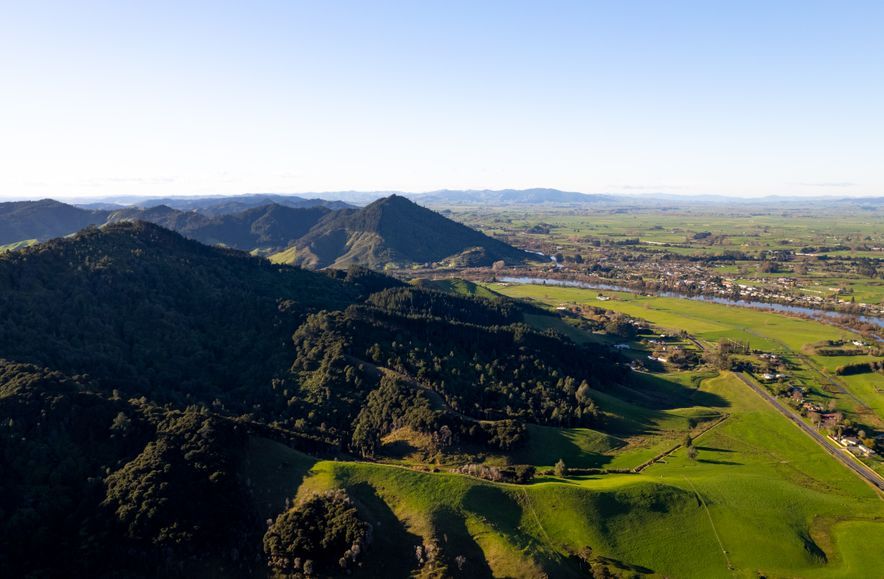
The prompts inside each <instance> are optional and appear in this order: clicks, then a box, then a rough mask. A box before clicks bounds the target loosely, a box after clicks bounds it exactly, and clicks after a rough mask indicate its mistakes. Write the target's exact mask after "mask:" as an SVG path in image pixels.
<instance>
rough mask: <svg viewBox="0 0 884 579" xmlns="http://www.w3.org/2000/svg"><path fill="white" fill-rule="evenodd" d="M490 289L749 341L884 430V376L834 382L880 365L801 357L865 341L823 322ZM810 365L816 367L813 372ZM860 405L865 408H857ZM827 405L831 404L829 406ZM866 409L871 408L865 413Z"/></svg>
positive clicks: (653, 301)
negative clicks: (850, 370)
mask: <svg viewBox="0 0 884 579" xmlns="http://www.w3.org/2000/svg"><path fill="white" fill-rule="evenodd" d="M488 287H489V288H490V289H493V290H494V291H496V292H499V293H501V294H503V295H507V296H510V297H514V298H521V299H526V298H527V299H531V300H535V301H538V302H541V303H544V304H547V305H558V304H561V303H576V304H586V305H592V306H595V307H604V308H606V309H610V310H614V311H618V312H622V313H625V314H628V315H630V316H634V317H637V318H641V319H644V320H647V321H649V322H651V323H652V324H654V325H656V326H658V327H661V328H666V329H669V330H671V331H678V330H686V331H687V332H689V333H690V334H692V335H693V336H695V337H697V338H698V339H700V340H702V341H705V342H707V343H713V342H717V341H719V340H721V339H724V338H727V339H731V340H737V341H741V342H745V341H748V342H749V344H750V346H751V347H752V348H756V349H761V350H765V351H768V352H775V353H778V354H780V355H783V356H786V357H787V358H789V359H790V361H792V362H793V363H795V364H797V365H798V366H799V367H798V369H797V370H796V372H795V376H794V378H796V382H799V383H801V384H803V385H806V386H811V387H813V389H814V390H815V391H816V392H817V393H818V394H825V396H827V397H828V396H834V399H835V400H836V404H837V408H838V409H839V410H842V411H844V412H846V413H848V414H850V415H851V416H852V417H853V418H854V419H856V420H857V421H858V422H860V423H864V424H870V425H872V426H874V427H876V428H879V429H880V428H884V412H882V410H884V402H882V398H884V396H882V394H881V392H882V391H884V376H882V375H881V374H877V373H869V374H862V375H859V376H855V377H837V376H833V374H834V371H835V369H836V368H837V367H838V366H841V365H843V364H846V363H856V362H864V361H870V360H874V359H875V358H872V357H870V356H849V357H842V356H818V355H810V356H805V357H804V358H801V357H799V356H797V353H798V352H801V350H802V348H803V347H804V346H805V345H806V344H810V343H813V342H818V341H820V340H840V339H849V340H854V339H861V337H860V336H858V335H856V334H854V333H852V332H850V331H847V330H844V329H841V328H838V327H835V326H831V325H828V324H824V323H822V322H818V321H815V320H807V319H802V318H796V317H790V316H785V315H781V314H776V313H772V312H765V311H761V310H753V309H750V308H743V307H738V306H727V305H722V304H715V303H708V302H699V301H694V300H686V299H680V298H667V297H656V296H640V295H637V294H631V293H626V292H608V291H606V292H603V293H604V294H605V295H607V296H610V297H611V298H612V299H611V300H609V301H605V302H601V301H598V300H597V299H596V296H597V294H598V293H599V292H598V291H597V290H587V289H581V288H564V287H556V286H549V285H527V284H526V285H512V284H489V286H488ZM808 364H810V366H808ZM817 370H822V371H824V372H825V373H826V374H827V375H828V377H829V378H832V379H834V380H835V381H836V382H838V383H839V384H841V385H842V386H844V387H846V388H848V389H849V390H850V392H851V394H853V396H844V395H843V394H837V393H833V392H831V391H829V392H825V390H827V389H824V388H822V386H821V384H822V383H824V381H825V380H826V379H825V378H823V377H821V376H820V374H819V372H818V371H817ZM857 399H858V400H859V401H860V402H861V403H862V404H861V405H860V404H858V403H857ZM823 403H824V404H825V403H826V401H825V400H824V401H823ZM862 406H865V407H866V408H863V407H862Z"/></svg>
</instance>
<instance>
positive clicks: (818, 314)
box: [497, 277, 884, 328]
mask: <svg viewBox="0 0 884 579" xmlns="http://www.w3.org/2000/svg"><path fill="white" fill-rule="evenodd" d="M497 279H498V281H502V282H506V283H525V284H534V285H555V286H562V287H577V288H583V289H595V290H605V291H617V292H628V293H632V294H637V293H639V292H638V291H637V290H635V289H632V288H628V287H623V286H618V285H612V284H606V283H591V282H585V281H575V280H568V279H547V278H543V277H499V278H497ZM653 293H654V295H656V296H661V297H666V298H680V299H683V300H694V301H698V302H711V303H715V304H723V305H727V306H737V307H741V308H754V309H756V310H773V311H775V312H783V313H788V314H804V315H807V316H810V317H812V318H817V319H825V318H828V319H831V320H836V319H837V318H839V317H841V316H843V315H844V314H842V313H840V312H830V311H828V310H817V309H814V308H806V307H804V306H790V305H786V304H775V303H767V302H756V301H751V300H732V299H728V298H720V297H717V296H702V295H700V296H690V295H686V294H680V293H677V292H671V291H655V292H653ZM856 318H857V319H859V320H861V321H863V322H866V323H869V324H874V325H876V326H878V327H879V328H884V319H882V318H878V317H875V316H856Z"/></svg>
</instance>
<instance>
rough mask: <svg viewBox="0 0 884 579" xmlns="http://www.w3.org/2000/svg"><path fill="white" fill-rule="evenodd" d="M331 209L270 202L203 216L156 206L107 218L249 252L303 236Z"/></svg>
mask: <svg viewBox="0 0 884 579" xmlns="http://www.w3.org/2000/svg"><path fill="white" fill-rule="evenodd" d="M330 212H331V210H330V209H327V208H325V207H310V208H292V207H286V206H284V205H279V204H276V203H271V204H269V205H262V206H260V207H253V208H250V209H246V210H244V211H240V212H237V213H224V214H219V215H215V216H206V215H203V214H202V213H197V212H196V211H178V210H176V209H172V208H171V207H168V206H166V205H159V206H156V207H151V208H148V209H139V208H128V209H121V210H118V211H114V212H113V213H111V214H110V215H109V216H108V221H109V222H118V221H125V220H129V221H132V220H140V221H149V222H151V223H156V224H158V225H161V226H163V227H166V228H168V229H172V230H174V231H177V232H178V233H181V234H182V235H184V236H186V237H189V238H190V239H195V240H197V241H200V242H202V243H205V244H207V245H223V246H225V247H232V248H234V249H242V250H245V251H250V250H252V249H268V250H270V249H283V248H285V247H287V246H288V245H289V244H291V243H293V242H294V241H295V240H297V239H299V238H300V237H302V236H303V235H305V234H306V233H307V232H308V231H309V230H310V228H311V227H313V226H314V225H316V224H317V223H318V222H319V220H320V219H322V218H323V217H324V216H325V215H327V214H328V213H330Z"/></svg>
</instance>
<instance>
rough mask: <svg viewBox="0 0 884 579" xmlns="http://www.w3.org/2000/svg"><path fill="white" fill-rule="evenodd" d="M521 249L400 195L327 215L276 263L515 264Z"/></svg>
mask: <svg viewBox="0 0 884 579" xmlns="http://www.w3.org/2000/svg"><path fill="white" fill-rule="evenodd" d="M527 257H528V254H526V253H525V252H523V251H521V250H519V249H516V248H514V247H512V246H510V245H508V244H506V243H504V242H502V241H499V240H497V239H494V238H491V237H489V236H487V235H485V234H484V233H481V232H479V231H476V230H474V229H471V228H469V227H467V226H466V225H463V224H460V223H457V222H456V221H452V220H451V219H448V218H447V217H444V216H442V215H440V214H439V213H436V212H435V211H432V210H430V209H427V208H425V207H421V206H420V205H418V204H416V203H414V202H413V201H410V200H408V199H406V198H405V197H402V196H400V195H391V196H389V197H385V198H384V199H379V200H377V201H375V202H374V203H371V204H370V205H368V206H366V207H364V208H362V209H358V210H357V209H345V210H341V211H335V212H332V213H329V214H328V215H326V216H325V217H324V218H323V219H322V220H320V221H319V223H317V224H316V226H315V227H313V228H312V229H311V230H310V231H309V232H308V233H307V234H306V235H305V236H304V237H302V238H301V239H299V240H297V241H296V242H295V243H294V245H293V246H292V248H290V250H289V251H288V252H286V254H285V255H283V256H281V259H280V261H285V262H288V263H293V264H295V265H302V266H306V267H316V268H322V267H346V266H349V265H365V266H368V267H371V268H378V267H382V266H383V265H385V264H396V265H401V266H404V265H409V264H422V263H433V262H438V261H443V260H450V261H454V262H458V263H460V264H462V265H490V264H491V263H492V262H494V261H497V260H503V261H505V262H509V263H513V262H520V261H523V260H524V259H526V258H527Z"/></svg>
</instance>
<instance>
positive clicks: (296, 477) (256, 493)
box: [240, 436, 317, 519]
mask: <svg viewBox="0 0 884 579" xmlns="http://www.w3.org/2000/svg"><path fill="white" fill-rule="evenodd" d="M316 462H317V459H315V458H313V457H312V456H309V455H307V454H304V453H302V452H299V451H297V450H294V449H293V448H291V447H289V446H286V445H285V444H282V443H280V442H276V441H274V440H270V439H269V438H264V437H260V436H250V437H249V441H248V449H247V452H246V453H245V459H244V460H243V463H242V465H241V467H240V468H241V472H242V475H243V476H244V477H245V479H246V480H247V481H248V486H249V490H250V492H251V495H252V500H253V501H254V503H255V508H256V509H257V510H258V513H259V514H260V516H261V518H262V519H268V518H272V517H276V515H278V514H279V513H281V512H282V511H283V510H284V509H285V506H286V500H292V499H294V497H295V493H297V492H298V487H300V486H301V483H302V482H303V480H304V478H305V477H306V476H307V474H308V473H309V472H310V469H311V468H313V465H314V464H316Z"/></svg>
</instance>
